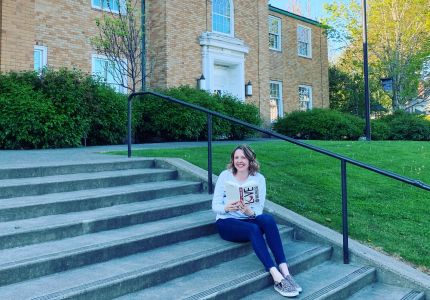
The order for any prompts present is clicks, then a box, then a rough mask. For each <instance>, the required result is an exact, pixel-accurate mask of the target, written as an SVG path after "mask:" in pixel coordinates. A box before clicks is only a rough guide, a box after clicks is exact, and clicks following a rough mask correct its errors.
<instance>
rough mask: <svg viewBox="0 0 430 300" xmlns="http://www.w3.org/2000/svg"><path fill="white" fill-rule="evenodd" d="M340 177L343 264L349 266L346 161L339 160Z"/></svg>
mask: <svg viewBox="0 0 430 300" xmlns="http://www.w3.org/2000/svg"><path fill="white" fill-rule="evenodd" d="M340 164H341V177H342V227H343V263H344V264H349V251H348V207H347V204H348V203H347V202H348V197H347V185H346V161H345V160H344V159H341V160H340Z"/></svg>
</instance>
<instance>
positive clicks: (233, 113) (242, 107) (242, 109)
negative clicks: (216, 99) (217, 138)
mask: <svg viewBox="0 0 430 300" xmlns="http://www.w3.org/2000/svg"><path fill="white" fill-rule="evenodd" d="M220 101H221V103H222V104H223V105H224V110H225V113H226V115H228V116H230V117H232V118H235V119H238V120H240V121H243V122H246V123H250V124H252V125H256V126H261V124H263V120H262V119H261V118H260V112H259V109H258V107H257V106H255V105H254V104H250V103H243V102H241V101H240V100H238V99H237V98H235V97H233V96H231V95H223V96H221V97H220ZM229 124H230V132H229V134H228V138H229V139H232V140H243V139H245V138H248V137H252V136H255V134H256V131H255V130H254V129H250V128H248V127H245V126H242V125H239V124H236V123H229Z"/></svg>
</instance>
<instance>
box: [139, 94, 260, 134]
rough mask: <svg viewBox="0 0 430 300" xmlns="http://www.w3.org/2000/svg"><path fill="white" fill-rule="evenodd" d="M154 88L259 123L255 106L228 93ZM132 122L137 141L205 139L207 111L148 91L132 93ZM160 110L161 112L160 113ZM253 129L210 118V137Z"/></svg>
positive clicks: (246, 120) (250, 132)
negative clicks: (136, 95) (198, 109)
mask: <svg viewBox="0 0 430 300" xmlns="http://www.w3.org/2000/svg"><path fill="white" fill-rule="evenodd" d="M157 92H159V93H161V94H163V95H166V96H171V97H173V98H176V99H178V100H182V101H185V102H189V103H192V104H194V105H197V106H201V107H204V108H207V109H209V110H213V111H216V112H219V113H222V114H226V115H228V116H231V117H233V118H236V119H239V120H242V121H245V122H248V123H251V124H253V125H257V126H260V125H261V124H262V119H261V118H260V117H259V110H258V108H257V107H256V106H254V105H252V104H245V103H242V102H241V101H239V100H238V99H237V98H235V97H233V96H231V95H223V96H218V95H212V94H209V93H208V92H205V91H202V90H200V89H198V88H191V87H190V86H179V87H172V88H169V89H165V90H158V91H157ZM132 105H133V106H132V110H133V123H134V124H135V125H136V131H137V134H136V135H137V138H138V140H139V142H147V141H152V140H153V139H154V138H159V139H162V140H164V141H189V140H198V139H201V140H207V114H205V113H202V112H200V111H196V110H193V109H191V108H188V107H185V106H182V105H179V104H176V103H173V102H170V101H168V100H164V99H160V98H157V97H155V96H152V95H145V96H141V97H136V99H135V100H133V103H132ZM160 112H163V113H162V114H161V113H160ZM254 135H255V132H254V131H253V130H250V129H246V128H243V127H242V126H238V125H236V124H231V123H230V122H229V121H226V120H224V119H221V118H218V117H213V118H212V136H213V138H214V139H221V138H223V139H244V138H247V137H250V136H254Z"/></svg>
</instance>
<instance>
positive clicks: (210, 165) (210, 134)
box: [208, 113, 213, 195]
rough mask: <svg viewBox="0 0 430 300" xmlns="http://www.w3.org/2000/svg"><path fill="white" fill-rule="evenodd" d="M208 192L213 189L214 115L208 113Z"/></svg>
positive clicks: (210, 192)
mask: <svg viewBox="0 0 430 300" xmlns="http://www.w3.org/2000/svg"><path fill="white" fill-rule="evenodd" d="M208 193H209V195H211V194H212V193H213V191H212V115H211V114H210V113H208Z"/></svg>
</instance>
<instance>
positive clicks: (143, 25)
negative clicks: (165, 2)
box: [140, 0, 146, 90]
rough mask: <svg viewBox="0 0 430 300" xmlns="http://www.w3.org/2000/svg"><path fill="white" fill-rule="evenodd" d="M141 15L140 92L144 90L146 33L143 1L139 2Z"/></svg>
mask: <svg viewBox="0 0 430 300" xmlns="http://www.w3.org/2000/svg"><path fill="white" fill-rule="evenodd" d="M140 4H141V14H142V90H145V89H146V41H145V38H146V33H145V0H141V2H140Z"/></svg>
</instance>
